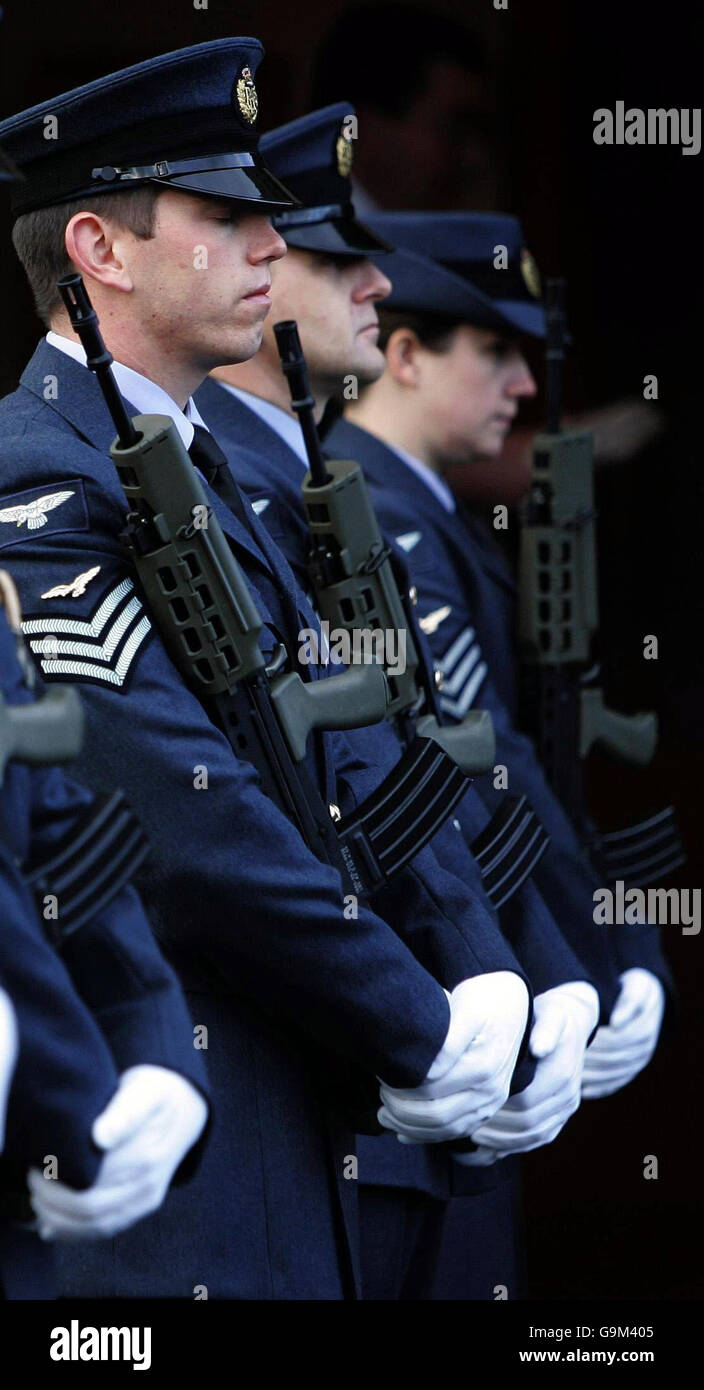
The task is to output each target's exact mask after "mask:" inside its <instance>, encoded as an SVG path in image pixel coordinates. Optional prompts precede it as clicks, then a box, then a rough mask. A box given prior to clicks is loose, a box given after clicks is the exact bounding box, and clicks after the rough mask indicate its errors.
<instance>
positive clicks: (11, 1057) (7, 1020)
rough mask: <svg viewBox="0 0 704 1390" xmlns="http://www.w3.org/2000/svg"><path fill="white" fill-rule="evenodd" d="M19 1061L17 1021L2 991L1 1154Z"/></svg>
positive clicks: (0, 1039) (6, 995) (0, 1002)
mask: <svg viewBox="0 0 704 1390" xmlns="http://www.w3.org/2000/svg"><path fill="white" fill-rule="evenodd" d="M16 1061H17V1021H16V1019H15V1011H14V1009H13V1007H12V1001H11V999H10V996H9V994H6V993H5V991H4V989H0V1153H2V1146H3V1144H4V1143H5V1117H6V1115H7V1101H8V1097H9V1094H10V1087H11V1085H12V1076H13V1073H14V1070H15V1062H16Z"/></svg>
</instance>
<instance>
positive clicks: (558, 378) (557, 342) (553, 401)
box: [545, 279, 565, 434]
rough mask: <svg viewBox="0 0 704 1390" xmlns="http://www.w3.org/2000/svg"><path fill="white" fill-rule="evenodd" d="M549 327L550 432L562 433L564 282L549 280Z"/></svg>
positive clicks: (548, 386) (548, 384)
mask: <svg viewBox="0 0 704 1390" xmlns="http://www.w3.org/2000/svg"><path fill="white" fill-rule="evenodd" d="M545 318H546V324H547V350H546V362H547V406H548V433H549V434H559V432H560V426H561V422H562V376H563V367H564V361H565V282H564V280H558V279H555V280H548V282H547V287H546V294H545Z"/></svg>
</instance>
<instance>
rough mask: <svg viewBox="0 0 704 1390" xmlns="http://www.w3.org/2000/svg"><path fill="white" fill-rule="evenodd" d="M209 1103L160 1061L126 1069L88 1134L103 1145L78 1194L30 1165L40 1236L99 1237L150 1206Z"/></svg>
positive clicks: (200, 1124)
mask: <svg viewBox="0 0 704 1390" xmlns="http://www.w3.org/2000/svg"><path fill="white" fill-rule="evenodd" d="M207 1113H208V1109H207V1105H206V1103H205V1100H204V1099H203V1097H202V1095H201V1094H200V1092H199V1091H197V1090H196V1089H195V1087H194V1086H192V1085H191V1083H190V1081H187V1080H186V1078H185V1077H183V1076H180V1075H179V1074H178V1072H174V1071H169V1070H167V1069H166V1068H165V1067H153V1066H137V1067H129V1068H128V1070H127V1071H126V1072H123V1074H122V1076H121V1077H120V1084H119V1086H118V1088H117V1091H116V1092H115V1095H114V1096H113V1098H112V1100H111V1101H110V1103H109V1105H107V1106H106V1108H105V1110H103V1112H102V1114H101V1115H98V1118H97V1119H96V1120H95V1122H94V1124H93V1130H92V1134H93V1139H94V1140H95V1143H96V1144H97V1145H98V1147H99V1148H101V1149H105V1150H106V1157H105V1158H104V1159H103V1161H102V1163H101V1165H100V1170H99V1172H98V1176H97V1178H96V1180H95V1182H94V1183H93V1185H92V1187H89V1188H87V1189H86V1190H85V1191H83V1192H78V1191H76V1190H75V1189H74V1188H72V1187H66V1186H65V1184H64V1183H61V1182H56V1181H54V1180H51V1179H47V1178H45V1177H44V1176H43V1174H42V1173H40V1172H39V1171H38V1169H36V1168H33V1169H30V1172H29V1175H28V1179H27V1181H28V1185H29V1190H30V1198H31V1202H32V1206H33V1208H34V1211H35V1213H36V1215H37V1217H38V1220H39V1234H40V1236H42V1238H43V1239H44V1240H90V1239H105V1238H106V1237H108V1236H113V1235H115V1234H116V1233H117V1232H118V1231H124V1230H125V1229H126V1228H127V1227H128V1226H132V1225H133V1224H134V1222H135V1221H139V1219H140V1218H141V1217H143V1216H147V1215H148V1214H149V1213H150V1212H152V1211H155V1210H156V1208H157V1207H159V1206H160V1205H161V1203H162V1201H163V1199H164V1196H165V1194H166V1190H167V1188H168V1186H169V1183H170V1181H171V1179H172V1177H173V1175H174V1173H175V1171H176V1169H177V1168H178V1165H179V1163H180V1162H181V1160H182V1158H183V1157H184V1155H185V1154H186V1153H187V1152H188V1150H189V1149H190V1148H191V1145H192V1144H194V1143H195V1141H196V1140H197V1139H198V1137H199V1135H200V1134H201V1132H202V1129H203V1126H204V1124H205V1121H206V1118H207Z"/></svg>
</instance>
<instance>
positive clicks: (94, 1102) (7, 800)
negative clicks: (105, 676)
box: [0, 608, 207, 1298]
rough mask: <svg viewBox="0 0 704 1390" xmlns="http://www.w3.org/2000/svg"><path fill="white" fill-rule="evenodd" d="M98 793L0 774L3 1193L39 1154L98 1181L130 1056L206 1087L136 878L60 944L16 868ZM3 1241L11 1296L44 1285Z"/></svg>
mask: <svg viewBox="0 0 704 1390" xmlns="http://www.w3.org/2000/svg"><path fill="white" fill-rule="evenodd" d="M0 691H1V692H2V695H3V697H4V698H5V699H6V701H7V702H8V704H22V703H29V702H31V701H32V700H33V699H34V698H35V697H34V695H33V694H32V692H30V691H29V690H28V689H27V687H26V685H25V684H24V681H23V676H22V671H21V667H20V664H19V662H18V659H17V655H16V650H15V642H14V637H13V635H12V633H11V632H10V628H9V626H8V624H7V620H6V617H5V613H4V609H2V608H0ZM92 800H93V798H92V797H91V796H90V795H89V793H88V792H87V791H85V790H84V789H83V788H82V787H79V786H78V785H77V784H76V783H74V782H72V781H71V780H70V779H69V778H68V777H66V776H65V775H64V773H63V771H62V770H61V769H59V768H57V767H38V766H32V767H30V766H29V765H27V764H23V763H19V762H16V761H11V762H9V763H8V764H7V766H6V768H5V775H4V779H3V782H2V785H1V786H0V818H1V824H0V839H1V851H2V895H3V920H2V931H1V932H0V980H1V981H2V984H3V985H4V987H5V989H6V990H7V991H8V993H9V994H10V997H11V998H12V1001H13V1004H14V1007H15V1012H16V1014H17V1020H18V1026H19V1044H20V1046H19V1057H18V1062H17V1067H16V1071H15V1075H14V1079H13V1084H12V1089H11V1093H10V1101H9V1106H8V1116H7V1132H6V1143H5V1151H4V1157H3V1161H2V1165H1V1166H0V1188H3V1189H4V1191H5V1196H6V1199H7V1200H9V1196H10V1195H11V1192H14V1191H16V1192H18V1193H19V1192H21V1191H22V1188H23V1178H24V1174H25V1173H26V1171H27V1169H28V1168H29V1167H30V1166H36V1167H38V1168H40V1169H41V1168H42V1164H43V1161H44V1158H45V1156H46V1155H47V1154H52V1155H54V1156H55V1158H56V1160H57V1175H58V1177H59V1179H60V1180H61V1181H62V1182H65V1183H68V1184H69V1185H70V1186H71V1187H79V1188H82V1187H87V1186H89V1185H90V1184H91V1183H92V1182H93V1181H94V1179H95V1177H96V1175H97V1171H98V1167H99V1165H100V1162H101V1158H102V1152H101V1151H100V1150H99V1149H98V1148H97V1147H96V1145H95V1144H94V1143H93V1141H92V1139H91V1136H90V1130H91V1125H92V1123H93V1121H94V1120H95V1119H96V1117H97V1116H98V1115H99V1114H100V1112H101V1111H102V1110H103V1109H104V1108H105V1106H106V1105H107V1103H108V1101H109V1100H110V1097H111V1096H112V1095H113V1094H114V1091H115V1088H116V1085H117V1080H118V1075H119V1073H121V1072H123V1071H125V1070H126V1069H127V1068H128V1067H132V1066H137V1065H139V1064H145V1063H149V1064H151V1065H154V1066H162V1067H168V1068H170V1069H171V1070H176V1071H180V1072H181V1073H182V1074H183V1075H185V1076H186V1077H187V1078H188V1079H189V1080H190V1081H191V1082H193V1084H194V1085H196V1086H198V1087H199V1088H200V1089H201V1090H203V1091H205V1092H206V1094H207V1085H206V1079H205V1067H204V1064H203V1057H202V1055H201V1054H199V1053H198V1052H196V1051H195V1049H194V1046H193V1029H192V1024H191V1021H190V1018H189V1016H188V1011H187V1009H186V1005H185V1001H184V998H183V994H182V992H181V989H180V987H179V985H178V982H177V979H176V976H175V975H174V973H173V971H172V970H171V969H170V967H169V966H168V965H167V963H166V961H165V960H164V958H163V956H162V955H161V952H160V951H159V948H158V946H157V944H156V942H155V940H154V937H153V934H152V932H151V928H150V926H149V923H148V921H147V920H146V917H145V915H144V911H143V909H142V906H141V904H140V901H139V898H138V897H137V894H136V892H135V891H134V889H133V888H131V887H129V886H127V887H125V888H123V889H122V890H120V891H119V892H117V893H116V894H115V895H114V896H113V897H112V900H111V901H110V902H109V903H108V904H107V905H106V906H104V907H103V908H101V909H100V910H99V911H97V912H96V913H95V915H94V916H93V917H92V918H91V919H90V920H89V921H87V922H85V923H84V924H83V925H82V926H81V927H79V928H77V930H76V931H75V932H73V933H71V934H70V935H68V936H67V937H66V938H65V939H64V941H63V944H62V945H61V946H60V947H58V948H55V946H54V945H52V944H50V942H49V940H48V938H47V936H46V935H45V932H44V930H43V927H42V922H41V919H40V916H39V912H38V908H37V905H36V903H35V900H34V898H33V896H32V894H31V893H30V890H29V889H28V887H27V885H26V884H25V882H24V880H23V878H22V875H21V868H22V866H23V865H25V864H26V863H27V861H28V860H29V858H30V850H31V851H32V854H33V855H37V854H40V853H41V852H42V850H43V851H44V852H46V853H48V852H49V849H50V846H51V845H52V844H55V843H56V842H57V841H58V840H61V839H63V838H64V836H65V835H66V834H67V833H68V832H69V831H70V829H71V828H72V826H73V825H75V824H76V822H77V821H78V819H79V818H80V817H82V816H83V814H84V813H85V811H86V808H87V807H89V806H90V805H91V803H92ZM199 1148H200V1146H197V1147H196V1150H195V1151H194V1154H192V1155H191V1156H190V1159H187V1160H185V1161H184V1164H183V1165H182V1167H181V1170H180V1175H181V1177H185V1176H187V1175H188V1173H190V1172H191V1171H192V1170H193V1166H194V1157H195V1156H197V1153H198V1150H199ZM3 1245H4V1247H5V1251H6V1255H7V1258H6V1260H5V1261H2V1259H1V1258H0V1264H4V1266H5V1267H4V1269H3V1271H2V1274H0V1279H1V1280H2V1282H3V1283H4V1286H5V1291H6V1296H8V1297H15V1298H17V1297H37V1296H40V1293H39V1292H38V1290H41V1288H42V1287H43V1284H44V1282H45V1281H43V1280H42V1271H43V1269H44V1266H45V1264H46V1262H47V1261H48V1260H49V1254H48V1251H47V1247H44V1246H40V1243H39V1241H38V1240H37V1239H36V1238H33V1239H32V1240H30V1239H29V1238H28V1237H27V1236H23V1235H22V1233H21V1232H19V1231H16V1230H15V1229H14V1228H13V1226H12V1225H8V1224H6V1225H5V1229H4V1233H3V1236H0V1250H2V1248H3ZM42 1252H45V1253H44V1255H43V1256H42Z"/></svg>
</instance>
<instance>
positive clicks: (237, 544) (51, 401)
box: [21, 339, 272, 570]
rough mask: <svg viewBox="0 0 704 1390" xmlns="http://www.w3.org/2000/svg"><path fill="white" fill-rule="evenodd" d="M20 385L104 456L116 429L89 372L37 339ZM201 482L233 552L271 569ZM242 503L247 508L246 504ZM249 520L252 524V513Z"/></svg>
mask: <svg viewBox="0 0 704 1390" xmlns="http://www.w3.org/2000/svg"><path fill="white" fill-rule="evenodd" d="M21 384H22V386H24V387H25V389H26V390H28V391H31V392H32V394H33V395H35V396H37V397H38V398H39V400H41V401H42V403H43V404H44V405H48V406H49V407H50V408H51V409H52V410H53V411H55V412H56V414H57V415H59V416H61V418H62V419H64V420H67V421H68V423H69V424H70V425H71V427H72V428H73V429H74V430H75V431H76V433H77V434H78V435H79V436H80V438H81V439H83V440H85V442H86V443H87V444H90V445H92V446H93V448H94V449H98V450H99V451H100V453H102V454H106V455H108V456H109V454H110V446H111V445H112V443H113V441H114V439H115V426H114V425H113V422H112V419H111V417H110V412H109V410H108V408H107V405H106V404H105V401H104V399H103V395H102V392H101V390H100V387H99V385H98V383H97V381H96V380H95V377H94V374H93V373H92V372H90V371H88V370H87V368H85V367H83V366H81V364H80V363H79V362H76V361H74V359H73V358H72V357H69V356H68V355H67V354H66V353H65V352H61V351H60V350H59V349H58V348H55V347H52V345H51V344H50V343H47V342H46V340H45V339H42V341H41V342H40V343H39V345H38V347H37V349H36V351H35V353H34V356H33V357H32V358H31V360H30V362H29V363H28V364H27V366H26V368H25V370H24V372H23V373H22V378H21ZM125 405H126V406H127V409H128V411H129V413H130V414H131V415H136V414H137V411H136V410H135V408H134V406H133V405H132V404H131V402H130V401H125ZM201 482H202V484H203V487H204V488H205V492H206V495H207V498H208V504H209V505H210V506H211V507H212V508H213V511H214V512H215V514H216V516H217V518H218V521H219V522H220V524H221V526H222V528H223V531H225V533H226V535H227V537H228V540H230V541H231V542H232V543H233V549H234V550H237V549H240V550H244V551H246V552H247V554H248V555H249V557H250V558H251V559H252V560H254V561H255V562H256V564H257V565H259V566H260V567H262V568H264V569H265V570H269V569H271V568H272V566H271V564H270V563H269V556H268V555H267V553H266V551H265V550H264V547H263V546H260V545H259V540H260V532H259V530H258V529H255V533H254V534H252V533H250V532H249V530H248V529H247V527H245V526H243V525H242V522H241V521H239V520H238V518H237V517H235V516H233V514H232V512H231V511H230V509H229V507H227V506H226V505H225V503H224V502H221V500H220V498H219V497H218V496H217V494H216V493H215V492H213V490H212V488H211V487H210V486H209V485H208V484H207V483H206V482H205V479H203V478H201ZM245 504H246V506H247V507H249V503H248V502H247V501H246V499H245ZM252 517H253V520H254V521H255V522H256V517H255V516H254V513H252ZM255 535H256V539H255ZM262 552H263V553H262Z"/></svg>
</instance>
